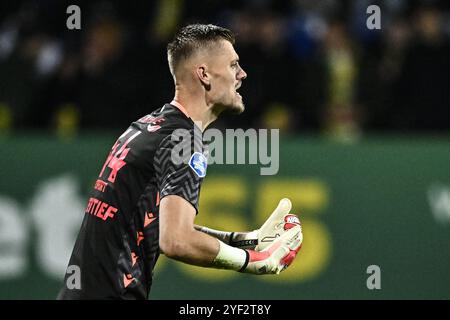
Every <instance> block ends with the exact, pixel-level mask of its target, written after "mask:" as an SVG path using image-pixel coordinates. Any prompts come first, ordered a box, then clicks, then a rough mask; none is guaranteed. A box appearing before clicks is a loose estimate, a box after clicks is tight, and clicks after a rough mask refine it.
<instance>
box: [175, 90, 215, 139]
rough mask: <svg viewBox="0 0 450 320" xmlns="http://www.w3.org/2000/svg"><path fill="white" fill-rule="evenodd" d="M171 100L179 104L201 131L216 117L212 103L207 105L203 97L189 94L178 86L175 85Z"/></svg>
mask: <svg viewBox="0 0 450 320" xmlns="http://www.w3.org/2000/svg"><path fill="white" fill-rule="evenodd" d="M173 101H174V102H175V103H176V104H179V105H181V108H180V106H177V107H179V108H180V109H181V111H183V112H184V113H185V114H186V115H187V116H188V117H189V118H191V119H192V121H194V122H195V123H196V124H197V125H198V126H199V127H200V129H201V130H202V132H203V131H205V129H206V128H207V127H208V126H209V125H210V124H211V123H212V122H214V121H215V120H216V119H217V117H218V113H217V112H214V108H213V105H212V104H210V105H208V103H207V102H206V101H205V99H204V97H201V95H194V94H189V92H188V91H187V90H183V88H181V87H180V86H176V89H175V97H174V98H173ZM183 109H184V110H183Z"/></svg>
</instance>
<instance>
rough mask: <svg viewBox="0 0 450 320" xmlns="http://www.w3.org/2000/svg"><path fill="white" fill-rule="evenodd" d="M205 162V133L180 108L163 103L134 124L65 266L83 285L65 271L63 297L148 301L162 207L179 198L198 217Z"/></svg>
mask: <svg viewBox="0 0 450 320" xmlns="http://www.w3.org/2000/svg"><path fill="white" fill-rule="evenodd" d="M199 132H200V133H199ZM182 143H184V148H180V146H181V145H182ZM186 143H187V144H186ZM186 145H188V148H186ZM181 150H183V151H181ZM187 150H188V151H189V152H186V151H187ZM177 155H178V157H177ZM206 162H207V161H206V157H205V155H204V149H203V144H202V138H201V131H200V129H198V127H196V126H195V124H194V122H193V121H192V120H191V119H190V118H189V117H188V116H187V115H186V114H185V113H184V112H183V111H182V110H181V109H179V108H178V107H176V106H174V105H172V104H166V105H164V106H163V107H162V108H160V109H158V110H155V111H154V112H153V113H151V114H150V115H147V116H144V117H143V118H141V119H139V120H138V121H136V122H133V123H132V124H131V126H130V127H129V128H128V129H127V130H126V131H125V132H124V133H123V134H122V135H121V136H120V137H119V138H118V140H117V141H116V142H115V143H114V145H113V147H112V149H111V152H110V153H109V155H108V157H107V159H106V162H105V164H104V165H103V167H102V168H101V171H100V174H99V176H98V178H97V180H96V182H95V184H94V186H93V189H92V192H91V194H90V196H89V200H88V202H87V205H86V210H85V216H84V220H83V222H82V225H81V229H80V232H79V235H78V238H77V240H76V243H75V247H74V249H73V252H72V256H71V258H70V261H69V267H68V270H74V266H75V268H77V269H78V270H79V271H80V276H81V277H80V280H81V281H80V283H79V285H78V286H77V285H73V283H72V285H71V284H70V283H71V282H73V279H71V278H70V277H71V273H70V272H67V273H66V277H65V279H64V287H63V288H62V290H61V292H60V293H59V295H58V299H147V298H148V294H149V292H150V287H151V284H152V273H153V268H154V266H155V264H156V261H157V259H158V256H159V202H160V200H161V199H162V198H163V197H164V196H167V195H178V196H181V197H183V198H184V199H186V200H187V201H188V202H190V203H191V204H192V206H194V208H195V209H196V211H197V212H198V200H199V193H200V185H201V182H202V180H203V178H204V176H205V174H206V166H207V163H206Z"/></svg>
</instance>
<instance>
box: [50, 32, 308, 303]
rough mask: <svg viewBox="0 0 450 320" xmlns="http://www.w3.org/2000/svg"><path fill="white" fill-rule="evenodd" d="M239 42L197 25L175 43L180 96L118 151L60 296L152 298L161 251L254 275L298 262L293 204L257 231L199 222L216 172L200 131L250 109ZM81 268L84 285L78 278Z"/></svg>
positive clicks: (173, 64) (120, 142) (95, 193)
mask: <svg viewBox="0 0 450 320" xmlns="http://www.w3.org/2000/svg"><path fill="white" fill-rule="evenodd" d="M233 44H234V35H233V34H232V32H231V31H230V30H228V29H224V28H221V27H218V26H213V25H199V24H196V25H189V26H186V27H184V28H182V29H181V30H180V31H179V32H178V33H177V34H176V35H175V38H174V40H173V41H172V42H171V43H170V44H169V45H168V49H167V54H168V62H169V68H170V71H171V73H172V76H173V78H174V82H175V96H174V99H173V100H172V102H170V103H167V104H165V105H164V106H162V107H161V108H159V109H157V110H155V111H153V112H152V113H151V114H149V115H147V116H144V117H142V118H141V119H139V120H137V121H135V122H133V123H132V124H131V125H130V127H129V128H128V129H127V130H126V131H125V132H124V133H123V134H122V135H121V136H120V137H119V138H118V139H117V141H116V143H115V144H114V145H113V147H112V149H111V152H110V153H109V155H108V156H107V158H106V162H105V163H104V165H103V167H102V168H101V171H100V174H99V176H98V178H97V181H96V182H95V184H94V186H93V189H92V191H91V194H90V198H89V201H88V204H87V207H86V210H85V215H84V219H83V222H82V225H81V228H80V232H79V234H78V238H77V240H76V243H75V247H74V249H73V252H72V255H71V258H70V261H69V264H68V265H69V267H68V272H67V274H66V277H65V279H64V286H63V288H62V290H61V292H60V294H59V296H58V298H59V299H147V298H148V295H149V292H150V288H151V284H152V277H153V269H154V267H155V264H156V262H157V260H158V257H159V254H160V252H163V253H164V254H165V255H166V256H167V257H169V258H172V259H175V260H179V261H182V262H185V263H189V264H193V265H197V266H203V267H210V268H220V269H229V270H235V271H239V272H244V273H251V274H277V273H280V272H281V271H283V270H284V269H285V268H286V267H288V266H289V265H290V264H291V263H292V261H293V260H294V258H295V256H296V254H297V252H298V250H299V249H300V247H301V244H302V240H303V236H302V230H301V227H300V222H299V221H298V218H297V217H296V216H295V215H290V214H289V211H290V209H291V205H290V202H289V200H288V199H282V200H281V201H280V203H279V205H278V207H277V208H276V209H275V210H274V211H273V213H272V214H271V215H270V217H269V219H268V220H267V221H266V223H264V225H263V226H262V227H261V228H259V229H258V230H254V231H251V232H247V233H242V232H241V233H239V232H235V233H232V232H231V233H229V232H223V231H217V230H212V229H209V228H206V227H201V226H196V225H195V224H194V220H195V217H196V215H197V213H198V199H199V194H200V185H201V183H202V181H203V178H204V177H205V176H206V167H207V160H206V156H205V155H204V153H205V150H204V146H203V144H202V139H201V136H200V137H199V135H197V134H195V131H200V132H203V131H204V130H205V129H206V127H207V126H208V125H209V124H210V123H211V122H213V121H214V120H216V119H217V117H218V116H219V115H220V114H221V113H222V112H223V111H231V112H235V113H241V112H243V111H244V104H243V102H242V97H241V95H240V94H239V93H238V92H237V90H238V89H239V87H240V86H241V84H242V81H243V80H244V79H245V78H246V77H247V74H246V73H245V71H244V70H243V69H242V67H241V66H240V64H239V57H238V55H237V53H236V52H235V50H234V48H233ZM112 112H113V111H112ZM179 129H183V130H184V131H182V132H184V135H181V136H180V132H181V131H180V130H179ZM186 132H187V133H188V134H186ZM186 136H189V137H190V140H188V142H189V143H188V145H189V146H190V148H188V149H190V152H189V156H188V157H185V158H183V161H178V160H180V159H177V158H176V157H174V154H177V152H174V151H175V150H177V148H179V145H178V144H179V141H180V138H183V137H186ZM183 150H184V149H183ZM268 210H269V209H268ZM73 266H77V269H79V270H80V283H79V285H76V284H74V283H73V282H72V280H73V276H72V274H71V273H70V272H69V270H73Z"/></svg>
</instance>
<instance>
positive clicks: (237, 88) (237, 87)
mask: <svg viewBox="0 0 450 320" xmlns="http://www.w3.org/2000/svg"><path fill="white" fill-rule="evenodd" d="M240 87H241V84H239V85H238V86H236V88H235V89H234V90H235V91H236V94H237V95H238V96H239V97H241V95H240V94H239V92H238V90H239V88H240Z"/></svg>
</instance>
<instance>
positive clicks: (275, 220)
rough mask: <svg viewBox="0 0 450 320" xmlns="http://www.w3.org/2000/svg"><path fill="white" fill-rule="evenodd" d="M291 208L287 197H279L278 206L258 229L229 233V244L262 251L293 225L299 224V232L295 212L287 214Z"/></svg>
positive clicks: (298, 222)
mask: <svg viewBox="0 0 450 320" xmlns="http://www.w3.org/2000/svg"><path fill="white" fill-rule="evenodd" d="M291 208H292V204H291V201H290V200H289V199H287V198H284V199H281V200H280V202H279V203H278V206H277V207H276V208H275V210H274V211H273V212H272V214H271V215H270V216H269V218H268V219H267V220H266V221H265V222H264V224H263V225H262V226H261V227H260V228H259V229H257V230H254V231H251V232H233V233H231V236H230V245H231V246H233V247H238V248H243V249H254V250H256V251H262V250H264V249H265V248H267V247H268V246H270V245H271V244H272V243H273V242H274V240H275V239H277V238H278V237H280V236H281V235H282V234H284V233H285V232H286V231H287V230H289V229H291V228H292V227H294V226H300V232H301V224H300V220H299V218H298V217H297V216H296V215H295V214H289V212H290V211H291Z"/></svg>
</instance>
